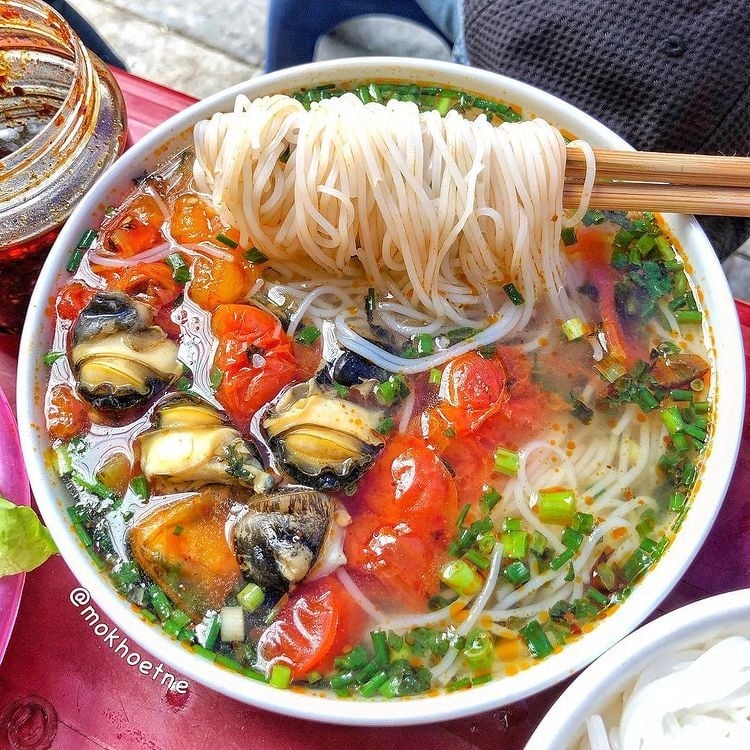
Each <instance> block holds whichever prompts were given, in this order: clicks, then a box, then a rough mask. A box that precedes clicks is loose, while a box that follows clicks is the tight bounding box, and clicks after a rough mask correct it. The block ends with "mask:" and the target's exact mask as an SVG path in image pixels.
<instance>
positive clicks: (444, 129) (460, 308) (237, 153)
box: [194, 94, 593, 335]
mask: <svg viewBox="0 0 750 750" xmlns="http://www.w3.org/2000/svg"><path fill="white" fill-rule="evenodd" d="M576 144H577V145H578V146H579V147H580V148H582V149H583V150H584V152H585V153H587V156H589V157H591V158H590V164H591V165H592V166H591V168H590V169H589V175H588V176H587V183H586V184H587V185H590V183H591V182H592V181H593V155H592V154H591V151H590V148H589V147H588V146H587V145H586V144H582V143H578V142H576ZM195 150H196V161H195V166H194V177H195V181H196V183H197V187H198V189H199V190H200V191H201V192H203V193H205V194H207V195H208V196H209V198H210V201H211V202H212V204H213V206H214V207H215V208H216V209H217V210H218V212H219V214H220V216H221V218H222V220H223V221H225V222H226V223H228V224H230V225H232V226H234V227H236V228H237V229H238V230H239V232H240V237H241V242H242V243H243V244H252V245H254V246H255V247H256V248H258V249H259V250H260V251H261V252H262V253H263V254H264V255H265V256H266V257H268V258H269V259H270V260H271V261H272V262H273V263H274V265H275V267H276V268H277V269H278V270H279V271H280V272H281V273H286V274H288V275H289V276H290V277H296V278H298V279H299V278H301V279H307V280H318V281H319V283H320V284H323V283H329V284H330V280H331V278H334V279H335V278H339V279H342V280H345V281H346V282H347V285H359V284H361V285H362V286H365V287H367V286H374V287H375V288H376V289H378V290H379V291H380V292H383V293H389V294H391V295H393V297H394V298H395V299H397V300H399V301H401V302H403V303H404V304H406V305H407V306H408V307H410V308H411V309H412V310H413V311H415V313H416V315H415V317H416V318H417V319H418V318H419V315H420V314H421V315H423V316H424V315H428V316H432V317H433V318H435V319H437V320H445V321H452V322H454V323H459V324H460V325H465V324H466V321H467V319H472V320H476V319H477V318H478V317H479V316H480V315H481V316H483V317H484V319H485V320H486V319H487V318H489V317H490V316H495V318H497V317H502V316H503V314H504V311H507V312H510V309H509V308H508V307H507V305H506V306H505V307H503V297H502V296H499V295H498V294H497V292H498V290H500V289H501V288H502V285H503V284H506V283H508V282H513V283H514V284H515V286H516V287H517V289H519V290H520V292H521V294H522V295H523V297H524V300H525V301H526V304H525V306H524V310H523V312H522V313H520V314H519V313H518V312H516V314H514V315H510V316H508V317H509V320H510V319H512V322H513V327H514V328H518V327H520V326H521V325H524V324H525V323H526V322H528V320H529V318H530V317H531V314H532V311H533V302H534V300H536V299H538V298H539V297H540V295H544V294H546V295H548V296H549V297H550V299H551V301H552V305H553V310H554V311H555V313H556V315H557V316H558V317H559V318H561V319H567V318H569V317H572V316H573V315H574V314H576V312H577V311H576V310H575V308H574V306H573V304H572V302H571V300H570V299H569V297H568V295H567V292H566V291H565V277H566V272H567V267H566V263H565V258H564V255H563V254H562V253H561V251H560V231H561V228H562V226H563V223H565V224H572V223H576V222H577V221H578V220H579V219H580V217H581V216H582V214H583V212H584V211H585V210H586V205H585V203H586V200H584V201H583V204H582V205H581V206H580V207H579V209H578V211H576V213H575V215H573V216H571V217H569V218H568V219H567V220H566V219H564V214H563V206H562V189H563V176H564V169H565V155H566V146H565V142H564V140H563V138H562V136H561V134H560V132H559V131H558V130H556V129H555V128H553V127H552V126H550V125H549V124H548V123H546V122H545V121H543V120H540V119H536V120H532V121H527V122H520V123H503V124H502V125H500V126H494V125H492V124H491V123H489V122H488V121H487V119H486V117H485V116H484V115H480V116H479V117H477V118H476V119H473V120H469V119H466V118H464V117H463V116H462V115H460V114H459V113H458V112H455V111H451V112H449V113H448V114H447V115H446V116H445V117H441V116H440V114H439V113H438V112H436V111H428V112H420V111H419V110H418V108H417V106H416V104H413V103H410V102H401V101H396V100H392V101H390V102H388V104H387V105H382V104H378V103H374V102H373V103H369V104H364V103H362V101H360V99H359V98H357V97H356V96H354V95H353V94H344V95H342V96H340V97H334V98H331V99H325V100H323V101H321V102H318V103H314V104H313V105H312V106H311V108H310V110H309V111H308V110H306V109H305V108H304V107H303V106H302V104H300V103H299V102H298V101H297V100H295V99H293V98H291V97H287V96H282V95H276V96H270V97H264V98H260V99H256V100H253V101H249V100H248V99H247V98H245V97H243V96H239V97H238V98H237V100H236V104H235V109H234V111H233V112H231V113H218V114H215V115H214V116H213V117H212V118H211V119H210V120H207V121H203V122H200V123H198V125H197V126H196V128H195ZM584 193H585V191H584ZM493 292H494V293H495V296H493ZM505 303H507V297H506V298H505ZM506 329H507V326H506ZM507 332H508V331H507V330H502V331H500V333H501V334H503V335H504V334H506V333H507Z"/></svg>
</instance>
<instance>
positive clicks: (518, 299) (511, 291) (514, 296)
mask: <svg viewBox="0 0 750 750" xmlns="http://www.w3.org/2000/svg"><path fill="white" fill-rule="evenodd" d="M503 290H504V291H505V293H506V294H507V295H508V299H509V300H510V301H511V302H512V303H513V304H514V305H515V306H516V307H518V306H519V305H522V304H523V302H524V300H523V295H522V294H521V292H519V291H518V288H517V287H516V285H515V284H513V283H508V284H503Z"/></svg>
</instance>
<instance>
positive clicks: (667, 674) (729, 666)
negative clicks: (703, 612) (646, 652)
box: [580, 635, 750, 750]
mask: <svg viewBox="0 0 750 750" xmlns="http://www.w3.org/2000/svg"><path fill="white" fill-rule="evenodd" d="M580 747H581V748H582V749H583V748H590V749H591V750H649V749H650V748H654V750H657V749H658V750H669V749H670V748H708V747H710V748H711V749H712V750H720V749H721V748H727V749H728V748H743V747H750V638H747V637H743V636H739V635H733V636H727V637H724V638H715V639H712V640H711V641H709V642H707V643H705V644H696V645H695V646H694V647H691V648H684V649H680V650H678V651H675V652H674V653H666V654H664V655H662V656H660V657H658V658H656V659H655V660H654V661H653V662H652V663H651V664H650V665H649V666H647V667H646V668H645V669H644V670H643V671H642V672H641V673H640V675H638V677H637V678H636V679H635V681H634V682H631V684H630V685H628V687H627V688H626V689H625V690H623V691H621V692H620V693H618V695H617V698H616V699H615V700H614V701H613V703H612V706H611V707H610V708H609V709H608V710H607V711H606V712H603V715H600V714H594V715H593V716H591V717H589V719H588V720H587V722H586V738H585V739H584V741H583V742H582V743H581V745H580Z"/></svg>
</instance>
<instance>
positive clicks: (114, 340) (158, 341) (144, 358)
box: [72, 292, 182, 410]
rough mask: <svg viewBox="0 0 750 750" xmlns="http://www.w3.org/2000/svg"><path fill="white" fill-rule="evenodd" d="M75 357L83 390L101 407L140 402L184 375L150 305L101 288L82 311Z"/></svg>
mask: <svg viewBox="0 0 750 750" xmlns="http://www.w3.org/2000/svg"><path fill="white" fill-rule="evenodd" d="M72 355H73V367H74V372H75V375H76V380H77V381H78V390H79V393H80V394H81V396H82V397H83V398H85V399H86V400H87V401H88V402H89V403H91V404H92V405H93V406H95V407H97V408H98V409H105V410H120V409H127V408H129V407H132V406H138V405H139V404H142V403H145V402H146V401H148V400H149V399H150V398H151V397H152V396H153V395H155V394H156V393H158V392H159V391H161V390H162V389H163V388H165V387H166V386H167V385H168V384H169V383H171V382H172V381H174V380H175V379H176V378H178V377H179V376H180V374H181V373H182V365H181V364H180V362H179V361H178V359H177V344H176V343H175V342H174V341H172V340H171V339H169V338H167V335H166V333H164V331H163V330H162V329H161V328H160V327H159V326H157V325H154V324H153V315H152V312H151V309H150V308H149V307H148V306H147V305H144V304H142V303H140V302H136V301H135V300H132V299H131V298H130V297H128V296H127V295H125V294H122V293H120V292H98V293H97V294H95V295H94V297H93V298H92V299H91V301H90V302H89V304H88V305H87V306H86V307H85V308H84V309H83V310H82V311H81V314H80V315H79V316H78V320H77V321H76V323H75V325H74V327H73V351H72Z"/></svg>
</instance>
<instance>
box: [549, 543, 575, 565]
mask: <svg viewBox="0 0 750 750" xmlns="http://www.w3.org/2000/svg"><path fill="white" fill-rule="evenodd" d="M573 555H575V550H572V549H570V547H566V548H565V549H564V550H563V551H562V552H561V553H560V554H559V555H557V557H553V558H552V560H550V564H549V566H550V568H552V570H560V568H562V566H563V565H565V564H566V563H569V562H570V561H571V560H572V559H573Z"/></svg>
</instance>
